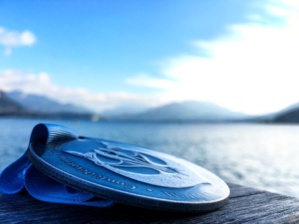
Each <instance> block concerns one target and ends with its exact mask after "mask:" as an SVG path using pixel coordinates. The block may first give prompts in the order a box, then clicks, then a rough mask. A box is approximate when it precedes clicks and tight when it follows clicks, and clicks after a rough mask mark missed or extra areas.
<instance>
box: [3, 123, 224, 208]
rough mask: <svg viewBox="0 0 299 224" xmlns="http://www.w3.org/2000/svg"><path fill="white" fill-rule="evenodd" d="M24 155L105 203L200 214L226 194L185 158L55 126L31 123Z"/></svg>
mask: <svg viewBox="0 0 299 224" xmlns="http://www.w3.org/2000/svg"><path fill="white" fill-rule="evenodd" d="M27 156H28V158H29V160H30V162H31V163H32V165H33V167H34V168H35V169H36V170H38V171H39V172H41V173H42V174H43V175H45V176H47V178H49V179H51V180H52V181H57V182H58V183H60V184H63V185H65V186H67V187H69V188H71V189H76V190H77V191H78V192H83V193H85V194H86V195H92V196H93V197H97V198H102V199H104V200H106V201H113V202H119V203H124V204H128V205H132V206H139V207H144V208H149V209H157V210H164V211H173V212H202V211H210V210H214V209H217V208H219V207H221V206H222V205H223V204H224V203H225V201H226V200H227V198H228V196H229V188H228V186H227V185H226V183H225V182H224V181H223V180H221V179H220V178H219V177H217V176H216V175H215V174H213V173H211V172H209V171H208V170H206V169H204V168H202V167H200V166H198V165H195V164H193V163H191V162H188V161H186V160H183V159H180V158H177V157H174V156H171V155H168V154H165V153H162V152H158V151H155V150H151V149H147V148H143V147H139V146H135V145H131V144H126V143H121V142H116V141H111V140H104V139H98V138H89V137H82V136H78V135H77V134H76V133H75V132H73V131H71V130H69V129H67V128H64V127H62V126H58V125H48V124H39V125H37V126H36V127H35V128H34V129H33V131H32V135H31V140H30V144H29V147H28V152H27ZM28 176H29V175H28ZM25 177H26V176H25ZM29 178H30V177H29ZM25 179H26V178H25ZM0 180H1V179H0ZM34 183H37V180H35V181H34ZM37 184H38V183H37ZM82 197H83V196H82ZM87 198H88V199H89V197H87ZM79 204H80V203H79Z"/></svg>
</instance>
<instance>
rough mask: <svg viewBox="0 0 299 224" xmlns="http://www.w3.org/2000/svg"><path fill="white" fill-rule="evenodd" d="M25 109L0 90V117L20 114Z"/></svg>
mask: <svg viewBox="0 0 299 224" xmlns="http://www.w3.org/2000/svg"><path fill="white" fill-rule="evenodd" d="M22 113H26V109H25V108H24V107H22V106H21V105H20V104H18V103H17V102H15V101H14V100H12V99H10V98H9V97H8V96H7V95H6V94H5V93H4V92H3V91H1V90H0V115H10V114H22Z"/></svg>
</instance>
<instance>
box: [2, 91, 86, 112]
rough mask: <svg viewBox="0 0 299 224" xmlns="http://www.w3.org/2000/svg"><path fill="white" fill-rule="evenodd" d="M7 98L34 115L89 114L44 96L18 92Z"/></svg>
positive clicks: (10, 94) (11, 93)
mask: <svg viewBox="0 0 299 224" xmlns="http://www.w3.org/2000/svg"><path fill="white" fill-rule="evenodd" d="M7 96H8V97H9V98H11V99H13V100H14V101H15V102H17V103H18V104H19V105H21V106H22V107H24V108H27V109H28V110H30V111H32V112H34V113H46V114H50V113H89V111H88V110H87V109H84V108H82V107H79V106H75V105H72V104H62V103H58V102H56V101H54V100H51V99H49V98H47V97H45V96H41V95H37V94H26V93H23V92H20V91H12V92H8V93H7Z"/></svg>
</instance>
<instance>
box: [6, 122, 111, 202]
mask: <svg viewBox="0 0 299 224" xmlns="http://www.w3.org/2000/svg"><path fill="white" fill-rule="evenodd" d="M59 129H63V131H66V132H65V133H68V134H69V136H76V134H75V133H74V132H72V131H70V130H68V129H66V128H64V127H61V126H56V125H51V124H39V125H37V126H35V127H34V129H33V131H32V133H31V137H30V143H29V145H30V144H31V143H33V142H34V141H43V142H49V141H51V137H52V136H51V131H52V130H55V132H57V131H59ZM27 152H28V149H27V150H26V152H25V153H24V154H23V155H22V156H21V157H20V158H19V159H18V160H16V161H15V162H13V163H12V164H10V165H9V166H8V167H6V168H5V169H4V170H3V172H2V173H1V174H0V192H2V193H3V194H18V193H20V192H21V191H22V190H24V189H26V191H27V192H28V193H29V194H30V195H31V196H32V197H34V198H36V199H38V200H40V201H45V202H52V203H62V204H75V205H86V206H96V207H102V208H104V207H110V206H112V205H114V204H115V202H113V201H110V200H105V199H102V198H98V197H95V196H94V195H92V194H89V193H85V192H82V191H78V190H76V189H74V188H71V187H69V186H67V185H64V184H62V183H59V182H57V181H55V180H53V179H51V178H49V177H48V176H46V175H44V174H43V173H41V172H40V171H38V170H37V169H36V168H35V167H34V166H33V165H32V163H31V162H30V161H29V159H28V157H27Z"/></svg>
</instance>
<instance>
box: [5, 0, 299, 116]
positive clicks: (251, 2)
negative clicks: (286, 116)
mask: <svg viewBox="0 0 299 224" xmlns="http://www.w3.org/2000/svg"><path fill="white" fill-rule="evenodd" d="M298 14H299V13H298V3H296V1H291V0H289V1H279V0H275V1H274V0H273V1H257V0H256V1H255V0H242V1H240V0H225V1H221V0H209V1H199V0H192V1H191V0H184V1H179V0H172V1H170V0H165V1H156V0H154V1H131V0H128V1H120V0H118V1H108V0H107V1H66V0H60V1H45V0H41V1H29V0H24V1H16V0H2V1H1V2H0V89H3V90H6V91H9V90H12V89H19V90H22V91H24V92H28V93H30V92H31V93H38V94H44V95H47V96H49V97H51V98H53V99H57V100H60V101H62V102H73V103H77V104H78V102H79V104H82V105H84V106H86V107H88V108H91V109H93V110H95V111H102V110H106V109H113V108H116V107H123V106H131V107H136V105H137V106H139V107H143V106H156V105H160V104H164V103H167V102H173V101H184V100H199V101H212V102H215V103H217V104H220V105H222V106H225V107H228V108H230V109H232V110H236V111H242V112H246V113H251V114H257V113H267V112H271V111H275V110H278V109H281V108H283V107H285V106H288V105H289V104H291V103H295V102H299V93H296V91H295V86H293V85H294V82H295V78H296V76H295V75H296V74H298V68H296V67H297V66H296V61H294V60H293V59H286V58H287V57H291V58H294V57H296V56H298V55H297V53H296V52H295V51H296V50H297V49H298V44H297V41H296V37H297V36H298V32H297V31H298V29H296V26H295V25H294V24H293V21H295V20H296V19H298ZM294 45H295V46H294ZM286 54H287V55H286ZM294 54H295V55H294ZM273 55H276V56H275V57H274V56H273ZM297 58H298V57H297ZM278 62H279V63H278ZM280 63H282V64H283V65H277V64H280ZM276 65H277V67H276ZM285 66H287V67H288V68H292V70H291V69H290V72H289V71H288V70H285V69H284V68H285ZM290 66H291V67H290ZM269 67H271V68H269ZM296 69H297V70H296ZM286 72H287V73H288V74H285V73H286ZM296 72H297V73H296ZM282 73H283V74H282ZM289 73H290V74H289ZM286 76H287V77H286ZM285 78H287V79H288V80H290V81H288V82H286V81H282V80H283V79H285ZM257 83H259V84H258V85H257ZM284 87H286V89H287V90H288V93H283V94H278V92H281V91H277V90H278V88H279V89H282V88H284Z"/></svg>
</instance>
